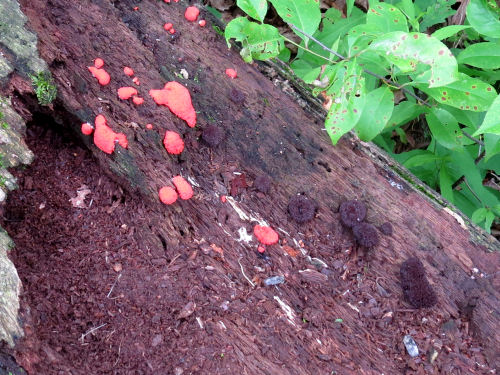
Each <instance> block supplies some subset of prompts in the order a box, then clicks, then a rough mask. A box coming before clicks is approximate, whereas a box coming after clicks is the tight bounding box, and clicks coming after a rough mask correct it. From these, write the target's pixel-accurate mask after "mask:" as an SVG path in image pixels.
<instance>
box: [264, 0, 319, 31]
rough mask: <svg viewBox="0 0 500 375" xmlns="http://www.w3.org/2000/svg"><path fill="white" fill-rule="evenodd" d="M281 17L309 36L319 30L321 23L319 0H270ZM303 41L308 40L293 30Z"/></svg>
mask: <svg viewBox="0 0 500 375" xmlns="http://www.w3.org/2000/svg"><path fill="white" fill-rule="evenodd" d="M269 1H270V2H271V4H273V6H274V8H275V9H276V11H277V12H278V14H279V15H280V17H281V18H282V19H283V21H285V22H286V23H288V24H293V25H294V26H296V27H298V28H299V29H301V30H302V31H304V32H306V33H308V34H309V35H312V34H314V32H315V31H316V30H318V26H319V23H320V22H321V11H320V10H319V0H269ZM293 31H294V32H295V33H296V34H297V35H298V36H300V37H301V38H302V39H305V40H307V38H306V37H305V36H304V35H303V34H301V33H300V32H298V31H296V30H293Z"/></svg>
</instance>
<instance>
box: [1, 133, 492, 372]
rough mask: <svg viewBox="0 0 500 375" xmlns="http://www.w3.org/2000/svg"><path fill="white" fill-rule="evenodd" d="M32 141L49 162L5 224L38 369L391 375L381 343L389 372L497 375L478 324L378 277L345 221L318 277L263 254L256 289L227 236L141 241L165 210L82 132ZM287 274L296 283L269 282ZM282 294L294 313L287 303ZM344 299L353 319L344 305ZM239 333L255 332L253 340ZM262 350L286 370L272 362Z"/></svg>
mask: <svg viewBox="0 0 500 375" xmlns="http://www.w3.org/2000/svg"><path fill="white" fill-rule="evenodd" d="M27 142H28V145H29V147H30V149H31V150H33V151H34V153H35V155H36V160H35V161H34V163H33V164H32V165H31V166H29V167H28V168H26V169H25V170H23V171H15V173H16V177H17V178H18V180H19V186H20V187H19V189H18V190H16V191H15V192H13V193H12V194H10V195H9V198H8V202H7V206H6V207H5V209H4V214H3V219H2V222H1V223H0V224H1V225H2V226H3V227H4V228H5V229H6V230H7V231H8V233H9V234H10V236H11V237H12V239H13V240H14V241H15V243H16V247H15V249H14V250H13V251H12V252H11V257H12V259H13V261H14V263H15V265H16V267H17V269H18V272H19V275H20V277H21V280H22V283H23V294H22V296H21V303H22V311H21V316H22V319H23V323H24V329H25V337H24V338H23V339H21V340H20V341H19V343H18V345H17V347H16V349H15V357H16V359H17V361H18V363H19V364H20V365H22V366H23V367H24V368H25V369H26V370H28V372H29V373H30V374H40V375H44V374H176V375H180V374H247V373H253V374H257V373H262V374H264V373H270V374H299V372H298V371H297V370H296V369H295V368H296V367H297V368H298V367H301V368H307V369H310V372H308V373H310V374H350V373H352V374H372V373H373V374H375V373H377V374H380V373H382V372H383V367H382V366H384V365H383V364H382V363H376V362H375V361H374V359H373V358H372V357H371V356H370V355H369V353H371V352H372V351H373V350H375V351H379V352H380V353H381V354H382V355H383V357H384V358H386V362H387V363H389V364H390V365H389V368H387V370H388V371H389V372H385V373H395V372H394V370H395V369H397V371H398V372H399V373H406V374H423V373H426V374H438V373H440V374H486V373H494V372H493V371H494V370H493V369H491V368H489V367H488V366H487V365H486V361H485V358H484V357H483V355H482V353H481V352H482V348H481V346H480V345H479V344H478V343H477V342H476V341H475V340H474V338H473V337H471V335H470V334H469V325H468V323H467V322H465V321H461V320H460V319H458V320H453V319H451V320H444V319H443V316H442V315H441V313H440V310H439V309H435V308H431V309H421V310H414V309H411V308H409V306H407V305H406V304H405V303H404V302H403V301H402V300H401V297H400V294H401V291H400V290H390V289H387V287H385V285H384V279H385V278H384V275H374V274H371V273H370V271H369V268H370V259H369V257H368V258H366V257H362V256H357V255H356V253H355V251H354V248H353V243H352V241H351V240H350V234H348V233H347V232H344V231H342V230H340V229H339V230H336V231H335V230H334V231H332V236H333V237H332V242H333V241H334V242H335V243H339V244H342V245H341V246H342V251H340V249H337V250H339V251H336V252H329V253H327V252H326V251H321V250H319V249H321V247H322V246H321V245H320V244H316V245H317V246H316V248H317V249H318V250H317V251H316V252H315V251H313V252H312V254H311V255H316V256H319V257H321V259H323V260H324V261H326V262H327V263H328V264H330V265H332V268H321V267H320V268H318V269H317V270H320V271H319V272H317V274H316V277H315V278H309V279H308V278H305V277H304V278H302V277H299V276H298V274H297V272H296V270H297V269H305V268H309V269H315V267H313V266H311V264H309V263H308V262H306V259H305V258H304V257H303V256H302V255H301V254H300V252H298V251H295V250H293V249H292V248H291V247H288V251H289V254H284V253H282V252H278V251H269V253H268V254H267V255H265V256H261V255H260V254H259V253H258V252H255V253H250V254H249V256H248V259H246V260H245V261H244V263H243V264H244V267H245V268H246V270H247V273H248V274H255V275H256V276H255V277H254V278H253V280H252V282H254V283H256V284H257V287H256V288H251V287H250V285H249V284H247V285H246V286H245V285H242V284H241V283H235V282H233V280H231V275H230V274H226V273H225V272H224V252H223V250H222V249H220V248H218V247H217V245H215V244H209V243H201V244H194V243H191V244H188V245H186V244H180V245H179V247H176V248H174V247H170V246H166V245H165V239H163V238H162V239H160V240H161V242H163V245H164V246H163V247H161V248H151V247H150V246H146V245H145V244H144V243H142V240H143V239H144V237H143V236H141V228H144V227H147V228H152V227H154V225H155V221H156V220H158V218H159V217H158V216H155V215H154V214H151V212H150V211H148V206H147V204H146V203H145V202H144V201H143V200H142V199H141V198H140V197H138V196H132V195H130V194H129V193H127V192H124V191H123V190H122V189H121V188H120V187H119V186H118V185H117V184H116V183H114V182H113V181H112V180H110V179H109V178H108V177H107V176H106V175H105V174H104V173H103V171H102V170H101V169H100V167H99V166H98V164H97V163H96V161H95V160H94V159H93V157H92V155H91V154H90V152H89V151H87V150H86V149H85V148H83V147H84V146H82V145H79V144H78V143H75V141H73V140H72V136H71V135H70V134H67V133H61V132H60V131H55V130H53V129H51V127H50V126H47V124H41V123H38V124H37V125H36V126H31V127H29V129H28V138H27ZM221 204H222V203H221ZM310 245H311V246H310V247H311V248H315V246H314V245H315V244H314V243H312V244H310ZM146 248H148V249H152V250H151V251H149V250H148V251H146V250H145V249H146ZM285 248H286V247H285ZM179 250H181V251H179ZM252 268H253V269H252ZM249 271H250V272H249ZM274 273H276V274H283V275H286V276H287V277H286V282H285V283H284V284H280V285H276V286H265V285H263V283H262V279H261V277H262V278H263V277H264V276H263V275H266V274H267V275H273V274H274ZM317 275H319V278H318V276H317ZM327 276H329V277H327ZM323 277H324V278H323ZM327 279H328V281H326V280H327ZM283 295H286V296H287V299H288V300H290V299H291V300H292V304H293V305H292V306H293V311H291V312H288V313H287V311H286V309H283V308H280V303H279V302H277V301H279V300H280V298H279V297H280V296H283ZM290 296H292V298H290ZM340 302H342V303H346V302H347V303H349V305H350V306H352V315H351V316H338V315H337V313H336V309H335V305H336V304H337V303H340ZM297 312H300V313H299V316H297V317H295V314H296V313H297ZM290 314H291V316H290ZM291 320H293V322H292V324H291ZM231 331H232V334H230V333H227V332H231ZM356 332H364V333H365V335H364V337H360V336H359V334H357V333H356ZM407 334H410V335H411V336H412V337H413V338H414V339H415V341H416V342H417V345H418V347H419V350H420V353H421V355H420V356H419V357H417V358H415V359H412V358H411V357H410V356H409V355H408V353H407V352H406V349H405V347H404V345H403V337H404V336H405V335H407ZM231 335H246V337H245V339H244V340H243V342H245V341H247V344H246V345H245V346H244V347H242V346H241V342H238V343H234V342H232V341H231V339H230V337H231ZM321 343H322V344H323V345H320V344H321ZM346 349H347V350H346ZM433 352H435V353H436V354H438V356H437V358H436V359H435V360H434V361H433V363H432V364H431V363H430V356H431V354H432V353H433ZM310 353H315V355H314V356H311V354H310ZM259 356H262V357H264V358H265V357H267V359H268V360H270V361H271V362H272V363H274V364H275V365H276V367H275V369H274V370H271V372H268V371H269V370H264V369H261V370H259V365H258V363H257V364H256V363H255V362H259V361H258V357H259ZM295 364H297V366H295ZM391 371H392V372H391ZM302 374H303V373H302Z"/></svg>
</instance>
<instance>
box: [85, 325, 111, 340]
mask: <svg viewBox="0 0 500 375" xmlns="http://www.w3.org/2000/svg"><path fill="white" fill-rule="evenodd" d="M107 324H108V323H103V324H101V325H100V326H97V327H94V328H92V329H91V330H88V331H87V332H86V333H84V334H82V337H80V340H82V344H83V342H84V340H85V336H87V335H88V334H90V333H92V332H94V331H97V330H98V329H99V328H102V327H104V326H105V325H107Z"/></svg>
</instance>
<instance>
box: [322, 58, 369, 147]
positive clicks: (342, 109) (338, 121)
mask: <svg viewBox="0 0 500 375" xmlns="http://www.w3.org/2000/svg"><path fill="white" fill-rule="evenodd" d="M336 73H337V74H336V76H335V79H334V83H333V85H332V86H331V87H330V89H329V90H328V92H329V93H330V94H331V95H332V98H333V103H332V106H331V107H330V110H329V111H328V115H327V116H326V120H325V128H326V131H327V132H328V134H329V135H330V138H331V140H332V142H333V144H336V143H337V142H338V141H339V139H340V137H342V136H343V135H344V134H346V133H347V132H348V131H349V130H351V129H352V128H354V126H356V123H357V122H358V121H359V118H360V116H361V113H362V111H363V108H364V106H365V102H366V95H365V79H364V76H363V74H362V73H363V70H362V68H361V67H360V66H359V65H358V64H357V62H356V59H353V60H352V61H348V62H345V63H344V66H341V67H340V68H338V69H337V72H336Z"/></svg>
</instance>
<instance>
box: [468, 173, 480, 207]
mask: <svg viewBox="0 0 500 375" xmlns="http://www.w3.org/2000/svg"><path fill="white" fill-rule="evenodd" d="M464 182H465V185H467V187H468V188H469V190H470V192H471V193H472V195H473V196H475V197H476V199H477V200H478V201H479V203H481V204H482V205H483V206H484V204H483V202H482V201H481V199H479V197H478V196H477V195H476V193H475V192H474V190H472V188H471V187H470V185H469V183H468V182H467V178H466V177H464Z"/></svg>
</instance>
